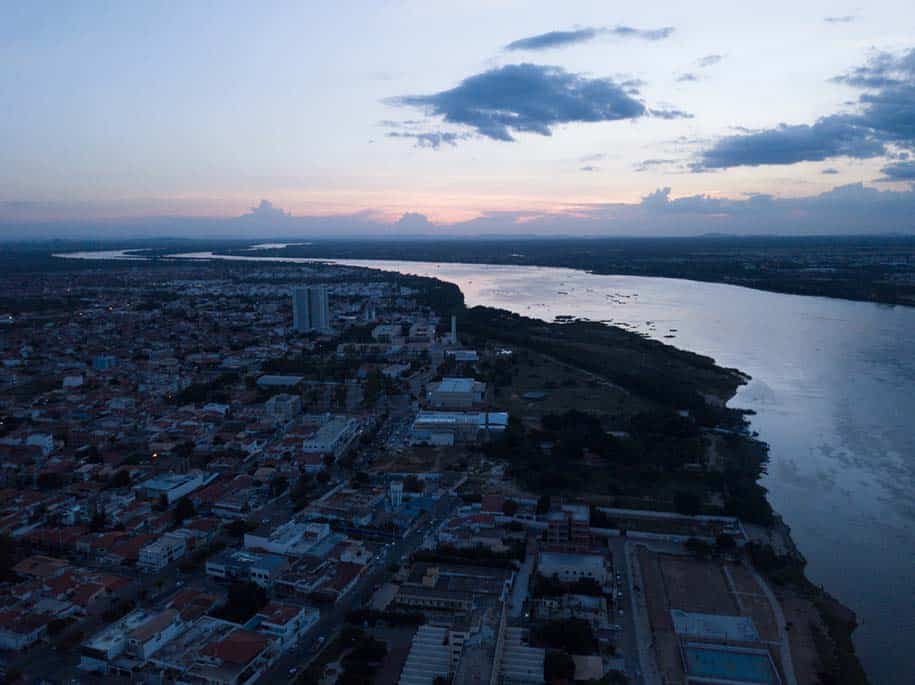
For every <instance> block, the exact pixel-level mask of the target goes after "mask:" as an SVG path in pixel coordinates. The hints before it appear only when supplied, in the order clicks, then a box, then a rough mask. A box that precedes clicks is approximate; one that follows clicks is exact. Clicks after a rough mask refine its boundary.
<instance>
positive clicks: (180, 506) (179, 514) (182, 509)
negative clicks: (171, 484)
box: [172, 497, 197, 526]
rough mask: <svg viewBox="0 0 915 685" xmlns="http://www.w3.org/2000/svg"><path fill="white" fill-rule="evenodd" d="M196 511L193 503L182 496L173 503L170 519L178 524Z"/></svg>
mask: <svg viewBox="0 0 915 685" xmlns="http://www.w3.org/2000/svg"><path fill="white" fill-rule="evenodd" d="M196 513H197V511H196V510H195V509H194V503H193V502H191V500H189V499H188V498H187V497H182V498H181V499H179V500H178V501H177V502H176V503H175V508H174V509H173V510H172V520H173V521H174V522H175V525H176V526H180V525H181V524H182V523H184V520H185V519H189V518H192V517H193V516H194V514H196Z"/></svg>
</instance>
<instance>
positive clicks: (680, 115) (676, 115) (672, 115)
mask: <svg viewBox="0 0 915 685" xmlns="http://www.w3.org/2000/svg"><path fill="white" fill-rule="evenodd" d="M648 113H649V114H650V115H651V116H653V117H655V118H656V119H692V118H693V115H692V114H690V113H689V112H684V111H683V110H682V109H650V110H648Z"/></svg>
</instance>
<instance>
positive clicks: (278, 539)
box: [245, 521, 330, 556]
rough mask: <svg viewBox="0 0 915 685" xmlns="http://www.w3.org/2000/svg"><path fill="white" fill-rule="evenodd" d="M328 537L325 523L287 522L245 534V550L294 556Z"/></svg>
mask: <svg viewBox="0 0 915 685" xmlns="http://www.w3.org/2000/svg"><path fill="white" fill-rule="evenodd" d="M328 535H330V525H328V524H326V523H298V522H296V521H287V522H286V523H284V524H282V525H281V526H278V527H277V528H274V529H272V530H261V529H257V530H255V531H253V532H251V533H245V549H249V550H257V551H263V552H269V553H271V554H282V555H286V556H294V555H300V554H305V553H307V552H308V550H309V549H311V548H312V547H314V546H315V545H316V544H318V543H319V542H321V541H322V540H323V539H324V538H326V537H327V536H328Z"/></svg>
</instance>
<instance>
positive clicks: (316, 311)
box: [292, 285, 330, 333]
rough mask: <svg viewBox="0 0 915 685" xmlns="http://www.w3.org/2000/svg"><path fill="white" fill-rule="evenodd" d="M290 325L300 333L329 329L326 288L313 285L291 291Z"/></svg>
mask: <svg viewBox="0 0 915 685" xmlns="http://www.w3.org/2000/svg"><path fill="white" fill-rule="evenodd" d="M292 327H293V328H294V329H295V330H297V331H298V332H300V333H307V332H309V331H326V330H328V329H330V309H329V307H328V304H327V288H325V287H324V286H323V285H313V286H309V287H307V288H294V289H293V291H292Z"/></svg>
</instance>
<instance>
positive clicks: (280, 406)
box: [266, 393, 302, 421]
mask: <svg viewBox="0 0 915 685" xmlns="http://www.w3.org/2000/svg"><path fill="white" fill-rule="evenodd" d="M266 409H267V416H269V417H271V418H273V419H275V420H277V421H289V420H291V419H292V418H294V417H295V416H298V415H299V414H301V413H302V398H301V397H298V396H297V395H287V394H286V393H282V394H279V395H274V396H273V397H271V398H270V399H269V400H267V402H266Z"/></svg>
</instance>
